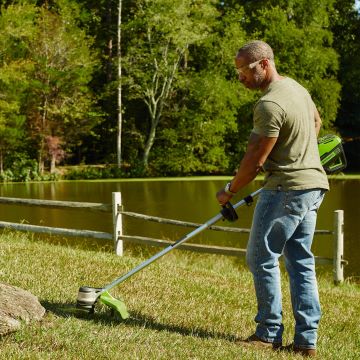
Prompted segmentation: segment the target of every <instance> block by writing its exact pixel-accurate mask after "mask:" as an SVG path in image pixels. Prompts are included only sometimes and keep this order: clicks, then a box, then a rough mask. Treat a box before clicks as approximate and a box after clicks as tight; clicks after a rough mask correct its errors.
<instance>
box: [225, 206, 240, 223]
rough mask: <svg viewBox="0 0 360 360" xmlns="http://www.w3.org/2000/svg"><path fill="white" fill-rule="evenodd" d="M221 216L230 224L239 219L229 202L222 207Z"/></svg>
mask: <svg viewBox="0 0 360 360" xmlns="http://www.w3.org/2000/svg"><path fill="white" fill-rule="evenodd" d="M221 215H222V216H223V217H224V219H226V220H227V221H230V222H234V221H236V220H237V219H238V215H237V213H236V211H235V209H234V207H233V206H232V204H231V203H230V202H229V201H228V202H227V203H226V204H225V205H222V210H221Z"/></svg>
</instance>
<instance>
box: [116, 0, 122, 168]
mask: <svg viewBox="0 0 360 360" xmlns="http://www.w3.org/2000/svg"><path fill="white" fill-rule="evenodd" d="M121 8H122V0H119V10H118V39H117V40H118V41H117V56H118V133H117V166H118V168H119V169H120V168H121V155H122V154H121V132H122V102H121V95H122V94H121Z"/></svg>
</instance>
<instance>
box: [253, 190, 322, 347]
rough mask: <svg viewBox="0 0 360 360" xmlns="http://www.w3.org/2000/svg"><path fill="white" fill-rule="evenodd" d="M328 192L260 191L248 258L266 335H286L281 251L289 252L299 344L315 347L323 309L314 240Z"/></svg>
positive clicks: (260, 329)
mask: <svg viewBox="0 0 360 360" xmlns="http://www.w3.org/2000/svg"><path fill="white" fill-rule="evenodd" d="M324 193H325V191H324V190H322V189H311V190H292V191H281V190H279V191H277V190H263V191H262V192H261V193H260V197H259V200H258V202H257V205H256V208H255V213H254V218H253V224H252V227H251V233H250V238H249V242H248V246H247V254H246V260H247V264H248V266H249V268H250V271H251V272H252V274H253V278H254V284H255V292H256V298H257V303H258V312H257V315H256V317H255V321H256V323H257V327H256V332H255V333H256V335H257V336H258V337H260V338H261V339H263V340H265V341H268V342H274V343H280V342H281V341H282V334H283V331H284V326H283V324H282V305H281V286H280V269H279V257H280V256H281V255H284V259H285V266H286V270H287V272H288V274H289V279H290V292H291V301H292V308H293V315H294V318H295V323H296V324H295V336H294V344H295V345H296V346H299V347H302V348H307V349H315V348H316V340H317V329H318V325H319V321H320V317H321V309H320V303H319V294H318V289H317V282H316V276H315V260H314V256H313V254H312V252H311V244H312V241H313V235H314V231H315V225H316V216H317V210H318V208H319V207H320V205H321V202H322V200H323V198H324Z"/></svg>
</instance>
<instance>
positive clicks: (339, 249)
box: [333, 210, 344, 285]
mask: <svg viewBox="0 0 360 360" xmlns="http://www.w3.org/2000/svg"><path fill="white" fill-rule="evenodd" d="M343 257H344V210H335V212H334V270H333V271H334V284H335V285H338V284H340V283H342V282H343V281H344V260H343Z"/></svg>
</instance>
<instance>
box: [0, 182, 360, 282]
mask: <svg viewBox="0 0 360 360" xmlns="http://www.w3.org/2000/svg"><path fill="white" fill-rule="evenodd" d="M224 183H225V181H224V180H219V179H216V178H214V179H213V180H212V179H210V180H209V178H207V179H206V180H202V179H193V178H189V180H183V179H169V180H161V181H160V180H140V181H131V180H128V181H115V180H114V181H73V182H72V181H69V182H52V183H24V184H22V183H21V184H0V196H5V197H20V198H33V199H48V200H63V201H79V202H97V203H109V204H110V203H111V193H112V192H116V191H120V192H121V193H122V200H123V205H124V209H125V210H126V211H132V212H137V213H140V214H146V215H153V216H160V217H165V218H170V219H177V220H183V221H191V222H197V223H204V222H205V221H207V220H208V219H210V218H211V217H213V216H214V215H216V213H217V212H218V211H219V207H218V204H217V202H216V200H215V193H216V191H217V190H218V189H219V188H220V187H221V186H223V185H224ZM330 185H331V191H330V192H328V193H327V194H326V197H325V200H324V202H323V204H322V206H321V208H320V210H319V214H318V223H317V229H323V230H325V229H326V230H330V229H332V228H333V222H334V210H338V209H342V210H344V212H345V215H344V218H345V226H344V231H345V251H344V252H345V255H344V257H345V259H346V260H347V261H348V262H349V264H348V265H347V266H346V267H345V275H346V276H355V277H359V276H360V244H359V242H360V235H359V230H360V211H359V204H358V202H357V201H358V200H359V199H360V180H336V179H332V180H331V182H330ZM259 187H261V181H254V182H253V183H252V184H251V185H249V186H248V187H247V188H246V189H244V190H243V191H241V193H239V194H238V195H237V196H236V198H235V200H234V201H236V202H237V201H238V200H240V199H241V198H242V197H244V196H246V195H248V194H249V193H251V192H253V191H255V190H256V189H258V188H259ZM253 210H254V206H251V207H247V206H243V207H241V208H239V209H238V211H237V212H238V215H239V220H238V221H237V222H236V223H235V224H229V223H219V224H218V225H224V226H236V227H241V228H249V227H250V225H251V219H252V215H253ZM0 221H9V222H24V223H29V224H33V225H43V226H53V227H64V228H72V229H86V230H96V231H105V232H110V233H111V232H112V219H111V214H110V213H99V212H88V211H85V210H59V209H48V208H41V207H27V206H16V205H2V204H0ZM191 230H192V229H191V228H183V227H178V226H173V225H163V224H157V223H153V222H144V221H142V220H138V219H133V218H129V217H126V216H124V233H125V234H127V235H139V236H147V237H153V238H157V239H168V240H171V241H175V240H177V239H178V238H180V237H181V236H183V235H184V234H186V233H188V232H190V231H191ZM247 236H248V235H247V234H232V233H223V232H217V231H209V230H206V231H205V232H204V233H202V234H200V235H198V236H197V237H196V238H194V239H192V240H191V241H192V242H195V243H207V244H212V245H222V246H232V247H240V248H245V247H246V242H247ZM72 241H74V242H75V241H82V242H88V240H87V239H80V240H75V239H71V238H69V239H68V240H67V242H68V243H69V244H71V242H72ZM93 241H95V240H93ZM96 241H97V242H98V243H99V246H103V245H101V243H102V241H100V240H96ZM88 243H89V242H88ZM110 245H111V244H109V242H107V245H105V246H110ZM92 246H93V245H92ZM95 246H96V245H95ZM313 250H314V253H315V254H316V255H320V256H326V257H332V251H333V245H332V236H331V235H330V236H316V238H315V241H314V245H313ZM125 251H126V248H125Z"/></svg>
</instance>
